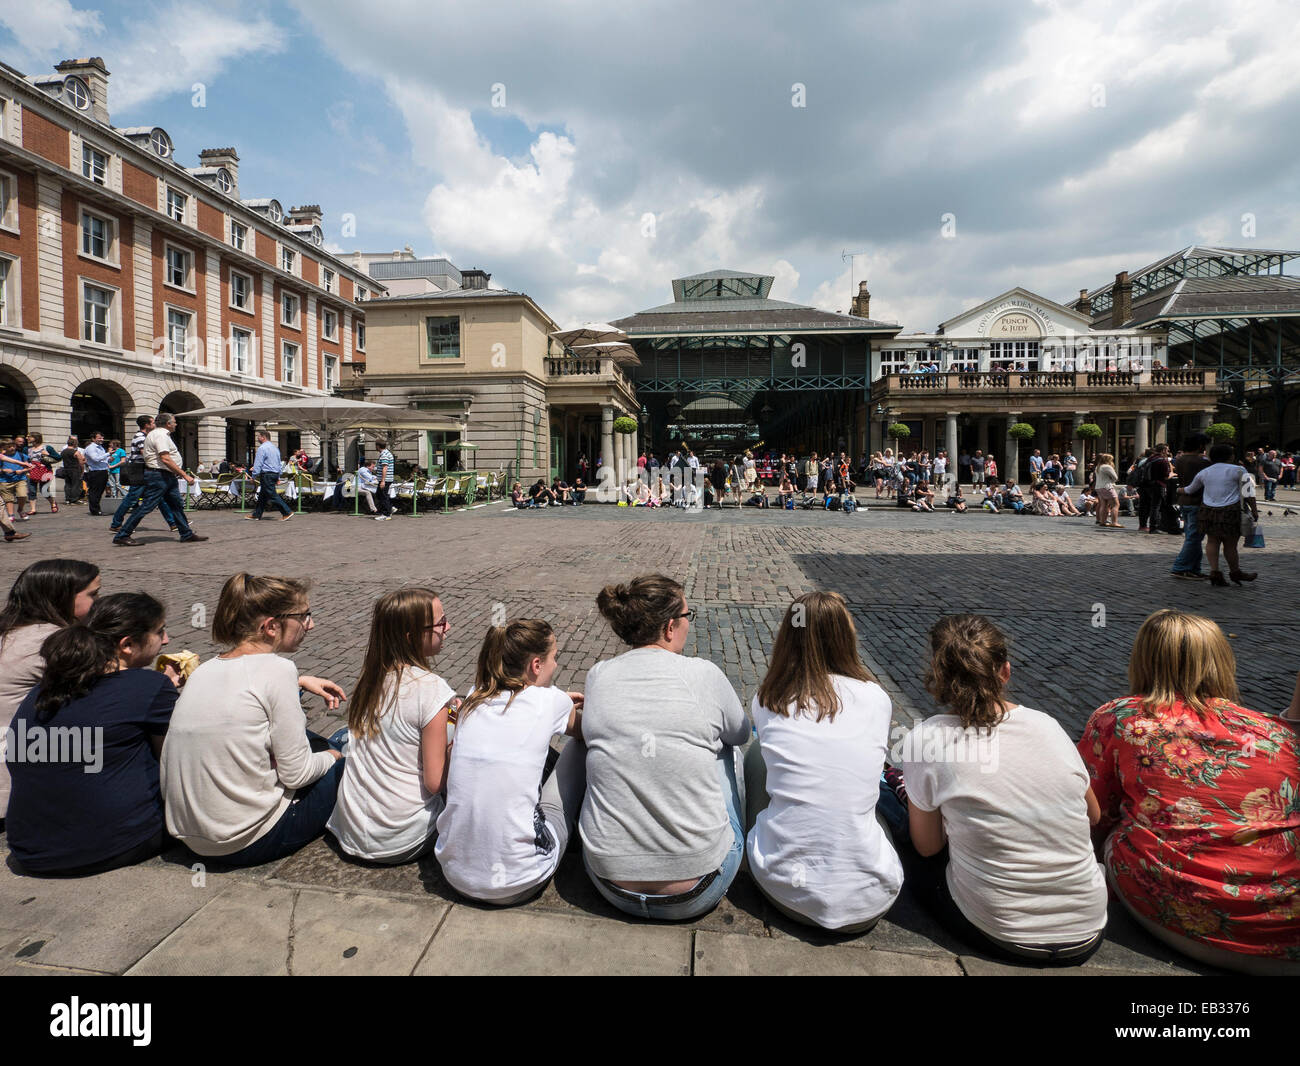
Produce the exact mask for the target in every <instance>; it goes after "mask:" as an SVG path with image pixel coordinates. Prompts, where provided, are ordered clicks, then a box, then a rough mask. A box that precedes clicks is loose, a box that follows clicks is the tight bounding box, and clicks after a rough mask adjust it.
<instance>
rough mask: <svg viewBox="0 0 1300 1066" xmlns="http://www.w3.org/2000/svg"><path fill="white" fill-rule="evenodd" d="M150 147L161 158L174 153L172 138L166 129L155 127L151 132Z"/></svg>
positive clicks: (166, 157)
mask: <svg viewBox="0 0 1300 1066" xmlns="http://www.w3.org/2000/svg"><path fill="white" fill-rule="evenodd" d="M149 147H151V148H152V149H153V150H154V154H155V155H157V156H158V157H159V158H160V159H168V158H170V157H171V154H172V139H171V138H170V137H168V136H167V131H166V130H160V129H155V130H154V131H153V133H151V134H149Z"/></svg>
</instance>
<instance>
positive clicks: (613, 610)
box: [580, 574, 750, 920]
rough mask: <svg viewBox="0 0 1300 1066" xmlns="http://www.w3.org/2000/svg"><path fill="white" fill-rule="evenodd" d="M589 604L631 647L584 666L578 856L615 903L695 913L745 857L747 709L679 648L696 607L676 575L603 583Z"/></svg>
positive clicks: (662, 915) (665, 915)
mask: <svg viewBox="0 0 1300 1066" xmlns="http://www.w3.org/2000/svg"><path fill="white" fill-rule="evenodd" d="M596 605H597V607H599V608H600V613H601V614H603V615H604V616H605V618H606V620H608V622H609V624H610V626H611V628H613V630H614V632H615V633H616V634H617V635H618V637H619V639H621V640H622V641H623V642H624V643H625V644H627V645H629V647H630V650H629V651H626V652H624V653H623V654H622V655H619V656H617V657H616V658H614V659H609V660H607V661H605V662H602V663H597V664H596V665H595V666H593V667H592V668H591V669H590V670H589V671H588V672H587V704H586V709H585V713H584V716H583V736H584V737H585V739H586V743H587V801H586V803H585V804H584V805H583V808H582V821H581V824H580V829H581V833H582V845H583V849H582V856H583V862H584V863H585V864H586V867H587V873H588V874H589V875H590V876H591V879H592V881H593V883H594V884H595V886H596V890H597V891H598V892H600V894H601V895H602V896H604V897H605V899H606V900H608V901H609V902H610V903H611V904H612V905H613V906H615V907H617V908H618V909H619V910H621V911H624V912H626V913H628V914H635V915H637V916H638V917H644V918H659V919H666V920H674V919H684V918H696V917H698V916H699V915H701V914H705V913H707V912H708V911H710V910H712V909H713V908H714V907H716V906H717V905H718V903H719V902H720V901H721V900H722V897H723V896H725V895H726V893H727V889H728V887H730V885H731V882H732V880H733V879H734V878H735V876H736V871H737V870H739V869H740V862H741V859H742V858H743V857H744V848H745V834H744V829H743V827H742V824H741V811H742V809H743V806H744V804H743V800H742V799H741V793H740V788H741V782H742V780H743V777H742V775H741V771H740V769H739V767H738V766H737V758H736V755H737V753H736V751H735V748H736V747H737V746H739V745H742V744H744V743H745V742H746V741H748V740H749V737H750V728H749V721H748V720H747V719H746V717H745V711H744V708H743V707H741V705H740V700H739V699H738V698H737V697H736V692H735V690H734V689H733V688H732V687H731V683H730V682H729V681H728V680H727V678H726V675H725V674H723V672H722V671H721V670H719V669H718V668H717V667H716V666H715V665H714V664H713V663H711V662H709V660H707V659H694V658H688V657H686V656H684V655H683V654H682V650H683V648H684V647H685V646H686V639H687V636H688V634H689V632H690V624H691V619H692V618H693V617H694V614H695V612H694V611H693V610H691V609H690V608H689V607H688V606H687V605H686V595H685V591H684V590H683V588H682V586H681V585H679V584H678V583H677V582H676V581H674V580H673V579H672V578H669V577H664V576H663V575H661V574H654V575H650V576H647V577H639V578H636V579H635V580H634V581H630V582H627V583H626V584H620V585H608V586H606V587H605V588H604V589H603V590H602V591H601V593H600V595H599V596H598V597H597V598H596Z"/></svg>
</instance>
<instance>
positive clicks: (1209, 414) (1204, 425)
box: [28, 408, 1215, 433]
mask: <svg viewBox="0 0 1300 1066" xmlns="http://www.w3.org/2000/svg"><path fill="white" fill-rule="evenodd" d="M28 410H29V411H30V410H31V408H28ZM1214 415H1215V408H1211V409H1209V410H1208V411H1202V412H1200V414H1198V415H1196V428H1197V429H1198V430H1200V431H1201V432H1202V433H1204V432H1205V431H1206V430H1207V429H1209V428H1210V424H1211V423H1212V422H1213V421H1214Z"/></svg>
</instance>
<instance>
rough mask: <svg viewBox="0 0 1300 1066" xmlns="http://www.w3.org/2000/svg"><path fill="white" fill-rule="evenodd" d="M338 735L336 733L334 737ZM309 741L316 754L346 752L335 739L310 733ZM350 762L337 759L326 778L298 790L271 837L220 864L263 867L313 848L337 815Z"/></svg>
mask: <svg viewBox="0 0 1300 1066" xmlns="http://www.w3.org/2000/svg"><path fill="white" fill-rule="evenodd" d="M338 735H339V734H338V733H335V734H334V737H337V736H338ZM307 737H308V739H309V740H310V741H311V745H312V750H313V751H323V750H324V749H325V748H327V747H329V748H333V749H334V750H335V751H341V750H343V749H342V747H341V745H340V743H339V742H338V741H337V740H335V739H334V737H331V738H330V739H329V740H325V738H324V737H318V736H316V735H315V734H313V733H310V732H309V733H308V734H307ZM346 761H347V760H346V759H336V760H335V761H334V765H333V766H332V767H330V769H329V771H328V772H327V773H326V774H325V776H324V777H319V778H317V779H316V780H315V781H313V782H312V783H311V784H310V785H308V786H307V787H306V788H300V789H298V790H297V791H296V792H295V793H294V796H293V799H292V801H290V803H289V809H288V810H287V811H285V812H284V814H282V815H280V820H279V821H278V822H276V823H275V825H274V826H273V827H272V828H271V831H270V832H269V833H267V834H266V835H265V836H263V837H261V838H259V839H258V840H255V841H253V843H251V844H249V845H248V847H246V848H241V849H240V850H239V851H237V852H235V853H234V854H233V855H222V856H219V857H218V859H217V861H218V862H221V863H224V864H225V865H227V866H261V865H262V864H263V863H268V862H275V861H276V860H277V859H283V858H286V857H288V856H290V855H292V854H293V853H294V852H295V851H298V850H300V849H301V848H304V847H306V846H307V845H308V844H310V843H311V842H312V841H313V840H315V839H316V838H317V837H318V836H320V835H321V834H322V833H324V832H325V823H326V822H328V821H329V817H330V815H331V814H333V813H334V802H335V800H337V799H338V794H339V782H340V781H341V780H342V779H343V764H344V763H345V762H346Z"/></svg>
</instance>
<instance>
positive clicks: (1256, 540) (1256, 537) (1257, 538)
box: [1244, 522, 1264, 548]
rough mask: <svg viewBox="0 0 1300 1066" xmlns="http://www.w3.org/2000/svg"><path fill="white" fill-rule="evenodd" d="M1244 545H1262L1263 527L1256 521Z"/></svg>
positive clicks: (1254, 546) (1257, 546) (1256, 546)
mask: <svg viewBox="0 0 1300 1066" xmlns="http://www.w3.org/2000/svg"><path fill="white" fill-rule="evenodd" d="M1244 546H1245V547H1247V548H1262V547H1264V527H1263V526H1261V525H1260V524H1259V523H1258V522H1256V523H1255V530H1254V532H1252V533H1251V535H1250V539H1249V540H1248V541H1246V542H1245V545H1244Z"/></svg>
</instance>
